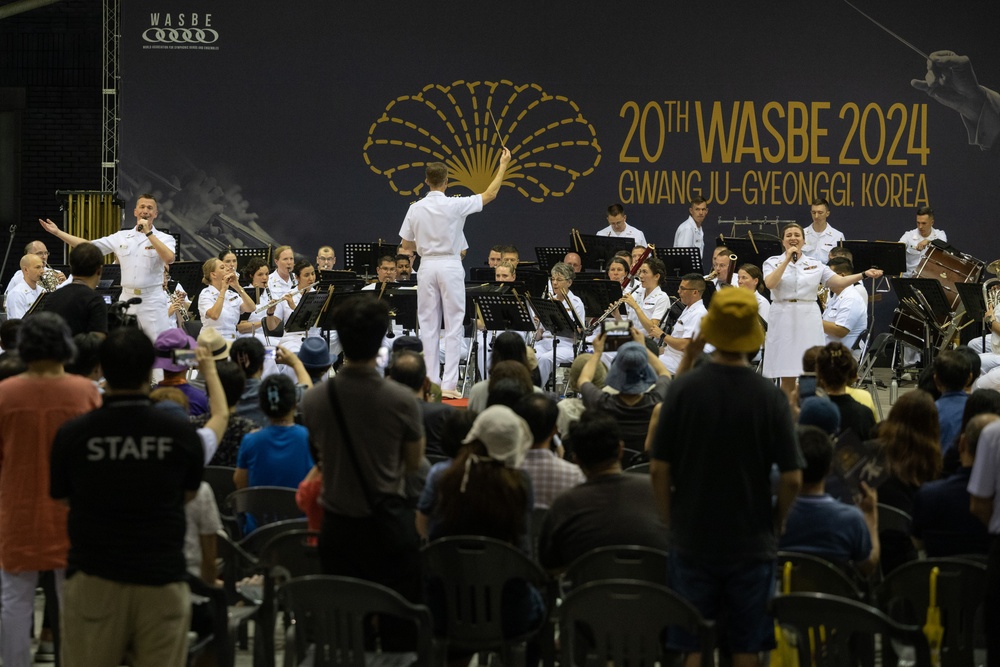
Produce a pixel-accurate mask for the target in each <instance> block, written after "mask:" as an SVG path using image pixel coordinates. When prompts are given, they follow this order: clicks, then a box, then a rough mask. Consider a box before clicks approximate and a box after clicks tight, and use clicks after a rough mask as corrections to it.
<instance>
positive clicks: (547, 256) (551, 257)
mask: <svg viewBox="0 0 1000 667" xmlns="http://www.w3.org/2000/svg"><path fill="white" fill-rule="evenodd" d="M569 252H576V251H575V250H573V249H572V248H568V247H566V248H564V247H562V246H535V259H536V260H537V261H538V268H539V269H541V270H542V271H545V272H549V271H551V270H552V265H553V264H558V263H559V262H561V261H563V259H564V258H565V257H566V253H569ZM581 257H582V255H581Z"/></svg>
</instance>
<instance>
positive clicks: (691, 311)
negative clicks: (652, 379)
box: [660, 299, 708, 373]
mask: <svg viewBox="0 0 1000 667" xmlns="http://www.w3.org/2000/svg"><path fill="white" fill-rule="evenodd" d="M706 314H708V310H707V309H706V308H705V302H704V301H702V300H701V299H698V300H697V301H695V302H694V303H692V304H691V305H690V306H687V307H686V308H685V309H684V312H682V313H681V316H680V317H678V318H677V323H676V324H674V328H673V331H672V332H671V334H670V335H671V336H673V337H674V338H694V337H695V336H697V335H698V332H699V331H701V318H703V317H705V315H706ZM683 358H684V352H682V351H681V350H676V349H674V348H673V347H671V346H670V345H667V346H666V347H665V348H664V349H663V353H662V354H661V355H660V361H662V362H663V365H664V366H666V367H667V370H668V371H670V372H671V373H676V372H677V367H678V366H679V365H680V363H681V359H683Z"/></svg>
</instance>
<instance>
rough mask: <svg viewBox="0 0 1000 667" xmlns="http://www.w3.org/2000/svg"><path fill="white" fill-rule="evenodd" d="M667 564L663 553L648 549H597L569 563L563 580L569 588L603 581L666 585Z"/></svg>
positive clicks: (614, 547)
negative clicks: (620, 580) (629, 581)
mask: <svg viewBox="0 0 1000 667" xmlns="http://www.w3.org/2000/svg"><path fill="white" fill-rule="evenodd" d="M667 561H668V556H667V552H665V551H661V550H659V549H653V548H651V547H640V546H634V545H628V546H626V545H622V546H611V547H598V548H596V549H592V550H590V551H588V552H587V553H585V554H583V555H582V556H580V557H578V558H577V559H576V560H574V561H573V562H572V563H570V566H569V567H568V568H567V569H566V572H565V573H564V574H563V581H564V582H567V583H568V584H569V586H572V587H578V586H580V585H582V584H587V583H590V582H592V581H604V580H607V579H632V580H639V581H648V582H650V583H653V584H659V585H661V586H666V585H667Z"/></svg>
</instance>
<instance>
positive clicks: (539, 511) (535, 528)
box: [530, 507, 549, 563]
mask: <svg viewBox="0 0 1000 667" xmlns="http://www.w3.org/2000/svg"><path fill="white" fill-rule="evenodd" d="M548 513H549V508H548V507H535V508H534V509H532V510H531V526H530V533H531V557H532V558H533V559H534V560H535V562H536V563H537V562H538V559H539V551H538V545H539V542H540V541H541V538H542V523H543V522H544V521H545V516H546V515H547V514H548Z"/></svg>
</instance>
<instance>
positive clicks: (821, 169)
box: [119, 0, 1000, 265]
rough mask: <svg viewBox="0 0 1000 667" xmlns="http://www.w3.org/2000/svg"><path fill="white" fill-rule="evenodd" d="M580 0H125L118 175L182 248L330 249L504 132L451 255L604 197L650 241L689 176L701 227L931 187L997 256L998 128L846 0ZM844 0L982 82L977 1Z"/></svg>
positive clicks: (582, 218) (866, 214)
mask: <svg viewBox="0 0 1000 667" xmlns="http://www.w3.org/2000/svg"><path fill="white" fill-rule="evenodd" d="M590 4H591V3H583V4H578V5H574V4H572V3H563V2H551V1H548V2H547V1H544V0H543V1H539V0H534V1H532V2H522V1H520V0H515V1H514V2H509V3H506V4H503V5H496V4H491V3H451V4H448V3H445V4H443V5H442V4H437V5H433V4H432V5H428V4H426V3H398V2H380V1H377V0H376V1H373V2H368V3H332V2H325V1H321V0H298V1H296V2H287V1H280V0H255V1H254V2H252V3H246V2H237V1H236V0H205V1H203V2H190V0H186V1H178V0H130V2H127V3H123V5H124V6H123V32H122V44H123V55H122V70H123V73H124V76H123V82H122V90H123V94H122V121H121V128H122V129H121V156H122V164H121V172H120V174H121V175H120V179H119V183H120V187H121V190H122V194H123V196H125V197H126V198H128V199H129V200H130V201H131V199H132V198H134V196H135V195H136V194H137V193H139V192H143V191H146V190H152V191H154V192H155V193H157V195H158V196H159V197H160V199H161V200H162V202H163V203H162V204H161V211H162V215H161V218H162V220H161V223H169V224H170V225H171V226H173V228H174V229H175V230H182V231H183V232H184V239H185V254H186V258H188V259H200V258H204V257H207V256H208V255H209V253H210V252H214V250H215V249H218V248H219V247H221V246H223V245H227V244H233V245H237V246H238V245H244V244H245V245H257V244H258V241H256V240H255V239H265V240H268V241H276V242H279V243H291V244H293V245H294V246H295V248H296V249H297V250H298V251H301V252H302V253H303V254H306V255H310V254H312V253H313V252H314V251H315V249H316V248H317V247H318V246H319V245H322V244H327V243H331V244H334V245H335V247H336V248H337V249H338V254H339V251H340V248H341V247H342V244H343V243H345V242H370V241H375V240H378V239H386V240H388V241H390V242H395V241H396V240H397V239H398V230H399V226H400V223H401V221H402V219H403V216H404V214H405V212H406V208H407V205H408V204H409V203H410V202H411V201H413V200H415V199H417V198H419V197H420V196H421V195H422V194H423V192H424V188H423V186H422V180H423V168H422V166H423V164H424V162H426V161H430V160H444V161H446V162H447V163H448V164H449V165H450V167H451V172H452V188H451V189H450V190H449V194H468V193H469V192H470V191H480V190H482V189H483V188H484V187H485V185H486V184H487V183H488V182H489V180H490V175H491V173H492V171H493V170H494V169H495V166H496V163H497V158H498V153H499V146H500V144H501V142H503V143H505V144H506V145H508V146H509V147H510V148H511V149H512V152H513V154H514V161H513V162H512V163H511V164H512V166H511V169H510V170H509V172H508V177H507V180H506V182H505V187H504V188H503V189H502V190H501V194H500V196H499V198H498V200H497V201H496V202H495V203H494V204H492V205H490V206H489V207H488V208H487V210H486V211H485V212H483V213H481V214H478V215H476V216H472V217H470V218H469V221H468V224H467V226H466V234H467V237H468V240H469V243H470V246H471V263H472V264H474V265H477V264H479V263H480V262H481V261H482V258H484V257H485V254H486V251H487V249H488V247H489V246H490V245H492V244H494V243H515V244H516V245H518V246H520V247H521V248H522V254H523V255H526V256H527V257H529V258H530V257H531V256H532V250H531V249H532V248H533V247H534V246H536V245H566V244H567V242H568V232H569V230H570V229H571V228H578V229H580V230H581V231H583V232H584V233H593V232H594V231H596V230H597V229H599V228H600V227H602V226H604V224H605V222H604V210H605V208H606V207H607V205H608V204H611V203H613V202H616V201H620V202H623V203H624V204H625V207H626V212H627V214H628V220H629V222H630V223H632V224H635V225H636V226H638V227H639V228H641V229H643V230H644V231H645V232H646V236H647V237H648V238H649V239H650V240H651V241H653V242H659V243H661V244H665V245H669V244H670V242H671V240H672V237H673V232H674V229H675V228H676V226H677V225H678V224H679V223H680V222H681V221H682V220H683V219H684V218H685V217H686V215H687V206H686V201H687V200H688V198H689V197H691V196H692V195H694V194H698V193H701V194H703V195H704V196H706V197H708V198H709V200H710V208H709V219H708V221H707V223H706V231H707V232H708V234H709V235H713V236H714V235H717V234H718V233H719V232H720V231H724V232H726V233H727V234H728V233H729V231H730V229H731V227H730V225H720V224H719V222H718V221H719V218H723V219H734V218H738V219H744V218H750V219H760V218H770V219H775V218H780V219H783V220H789V219H794V220H797V221H799V222H800V223H803V224H808V222H809V213H808V205H809V201H810V199H811V198H812V197H814V196H817V195H821V196H826V197H827V198H829V199H830V201H831V203H832V204H833V215H832V216H831V217H830V222H831V224H833V225H834V226H836V227H837V228H839V229H841V230H843V231H844V232H845V233H846V234H847V237H848V238H866V239H885V240H896V239H898V238H899V236H900V234H901V233H903V232H904V231H905V230H907V229H910V228H912V227H913V218H914V208H915V207H916V206H918V205H920V204H927V203H929V204H930V205H932V206H933V207H934V208H935V209H936V211H937V224H938V226H939V227H941V228H943V229H945V230H946V231H947V232H948V234H949V238H950V240H951V241H952V243H953V244H955V245H957V246H958V247H959V248H961V249H962V250H964V251H966V252H969V253H971V254H973V255H975V256H977V257H979V258H980V259H982V260H985V261H992V260H993V259H996V258H997V257H1000V243H998V242H997V240H996V234H995V233H994V226H993V219H994V217H995V216H996V214H997V213H996V212H997V211H1000V188H998V187H997V184H998V181H1000V163H998V160H997V157H996V155H997V150H998V149H997V148H996V147H993V148H992V149H988V150H985V149H983V148H980V147H978V146H971V145H969V140H968V134H967V132H966V128H965V126H964V125H963V123H962V121H961V119H960V117H959V115H958V114H957V113H956V112H955V111H953V110H951V109H949V108H947V107H945V106H943V105H941V104H939V103H938V102H937V101H935V100H933V99H931V98H929V97H928V96H927V95H926V94H924V93H922V92H920V91H918V90H915V89H914V88H913V87H912V86H911V84H910V80H911V79H914V78H918V79H919V78H922V77H923V76H924V74H925V70H926V65H925V60H924V59H923V58H922V57H921V56H920V55H918V54H917V53H915V52H914V51H913V50H911V49H910V48H908V47H907V46H906V45H904V44H902V43H901V42H900V41H897V39H895V38H893V37H892V36H890V35H889V34H887V32H885V31H884V30H882V29H880V28H879V27H877V26H876V25H874V24H873V23H872V22H871V21H870V20H868V19H866V18H865V17H864V16H862V15H861V14H859V13H858V12H857V11H855V9H852V8H851V7H850V6H848V5H847V4H846V3H845V2H844V1H843V0H822V1H820V2H798V1H796V2H792V1H787V0H780V1H777V2H768V3H734V2H731V1H729V0H699V1H698V2H695V1H694V0H690V1H689V2H686V3H681V2H676V1H669V2H662V3H648V2H644V3H636V2H625V3H604V4H603V5H601V6H599V7H594V8H587V7H588V6H589V5H590ZM855 4H856V5H857V7H858V8H860V9H862V10H864V11H865V12H867V13H869V14H870V15H871V17H872V18H874V19H876V20H878V21H879V22H881V23H883V24H884V25H885V26H886V27H887V28H889V29H891V30H893V31H895V32H896V33H897V34H898V35H899V36H900V37H902V38H904V39H906V40H908V41H909V42H911V43H912V44H913V45H914V46H915V47H916V48H917V49H919V50H921V51H923V52H924V53H930V52H932V51H936V50H942V49H950V50H953V51H955V52H956V53H959V54H963V55H967V56H969V57H970V58H971V60H972V63H973V66H974V68H975V71H976V74H977V75H978V77H979V81H980V83H981V84H983V85H984V86H986V87H988V88H991V89H993V90H997V89H998V88H1000V45H998V44H997V42H996V40H995V28H996V26H995V23H996V20H995V18H992V19H991V18H989V17H991V16H994V12H993V11H992V10H991V7H990V4H989V2H987V0H956V1H955V2H953V3H951V4H950V5H948V6H947V7H942V5H941V4H940V3H932V2H929V1H928V0H906V1H903V0H891V1H886V0H879V1H878V2H875V1H874V0H856V2H855ZM435 10H437V11H435ZM959 17H962V18H959ZM969 17H973V18H972V19H971V20H970V18H969ZM491 115H492V119H491ZM493 119H495V121H496V124H497V126H498V127H499V130H500V135H499V136H498V135H497V133H496V131H495V129H494V125H493ZM742 231H743V229H741V230H739V233H742ZM755 231H757V230H756V229H755ZM760 231H765V232H767V231H773V228H765V229H763V230H760Z"/></svg>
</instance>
